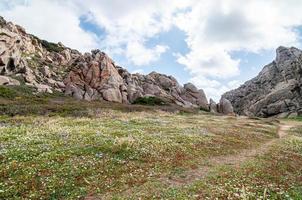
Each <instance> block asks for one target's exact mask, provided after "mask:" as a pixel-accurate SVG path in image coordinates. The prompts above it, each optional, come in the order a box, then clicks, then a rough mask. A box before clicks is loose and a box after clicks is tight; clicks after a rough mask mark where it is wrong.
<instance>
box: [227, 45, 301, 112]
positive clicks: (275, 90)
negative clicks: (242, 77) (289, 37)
mask: <svg viewBox="0 0 302 200" xmlns="http://www.w3.org/2000/svg"><path fill="white" fill-rule="evenodd" d="M223 98H225V99H228V100H229V101H230V102H231V103H232V105H233V106H234V111H235V112H236V113H238V114H240V115H249V116H259V117H271V116H277V117H288V116H296V115H301V114H302V51H301V50H299V49H297V48H294V47H291V48H285V47H279V48H278V49H277V56H276V59H275V60H274V61H273V62H272V63H270V64H268V65H266V66H265V67H264V68H263V70H262V71H261V72H260V73H259V75H258V76H257V77H255V78H253V79H252V80H250V81H247V82H246V83H245V84H243V85H242V86H240V87H239V88H238V89H235V90H232V91H230V92H227V93H225V94H224V95H223Z"/></svg>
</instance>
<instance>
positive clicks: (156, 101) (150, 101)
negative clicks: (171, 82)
mask: <svg viewBox="0 0 302 200" xmlns="http://www.w3.org/2000/svg"><path fill="white" fill-rule="evenodd" d="M133 104H140V105H149V106H156V105H159V106H161V105H166V102H165V101H163V100H162V99H160V98H158V97H139V98H137V99H136V100H135V101H134V102H133Z"/></svg>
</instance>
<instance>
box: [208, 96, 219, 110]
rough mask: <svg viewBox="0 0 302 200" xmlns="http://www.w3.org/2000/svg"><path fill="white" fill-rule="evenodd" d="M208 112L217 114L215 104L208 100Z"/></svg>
mask: <svg viewBox="0 0 302 200" xmlns="http://www.w3.org/2000/svg"><path fill="white" fill-rule="evenodd" d="M209 110H210V112H212V113H218V110H217V104H216V102H215V101H214V100H213V99H210V104H209Z"/></svg>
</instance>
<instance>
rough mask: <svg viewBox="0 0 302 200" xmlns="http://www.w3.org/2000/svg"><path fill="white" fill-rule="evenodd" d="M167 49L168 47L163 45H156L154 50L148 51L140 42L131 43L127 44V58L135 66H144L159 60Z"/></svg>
mask: <svg viewBox="0 0 302 200" xmlns="http://www.w3.org/2000/svg"><path fill="white" fill-rule="evenodd" d="M167 49H168V47H167V46H162V45H156V46H155V47H154V48H152V49H148V48H146V47H145V46H144V45H142V44H141V43H139V42H131V43H128V44H127V48H126V57H127V58H128V59H129V60H131V61H132V62H133V63H134V64H135V65H137V66H142V65H147V64H149V63H150V62H154V61H156V60H158V59H159V58H160V55H161V54H162V53H164V52H166V50H167Z"/></svg>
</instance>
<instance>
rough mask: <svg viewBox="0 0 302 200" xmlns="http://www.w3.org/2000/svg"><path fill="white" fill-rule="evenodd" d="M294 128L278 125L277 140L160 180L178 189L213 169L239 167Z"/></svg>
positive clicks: (204, 175) (288, 123)
mask: <svg viewBox="0 0 302 200" xmlns="http://www.w3.org/2000/svg"><path fill="white" fill-rule="evenodd" d="M294 126H295V124H294V123H290V122H287V123H282V124H280V125H279V128H278V132H277V136H278V137H277V138H275V139H272V140H270V141H268V142H266V143H264V144H262V145H261V146H259V147H257V148H255V149H246V150H242V151H241V152H240V153H238V154H235V155H227V156H218V157H213V158H210V159H209V160H207V161H206V165H204V166H201V167H200V168H197V169H193V170H188V171H186V172H184V173H182V174H181V177H162V178H161V180H162V181H163V182H165V183H167V184H169V185H170V186H174V187H180V186H183V185H186V184H189V183H192V182H194V181H196V180H200V179H202V178H204V177H206V176H207V175H208V173H209V172H210V170H211V169H213V167H217V166H223V165H230V166H234V167H239V166H240V164H242V163H243V162H245V161H247V160H249V159H251V158H254V157H256V156H258V155H261V154H265V153H266V152H268V151H269V149H270V147H271V146H272V145H273V144H275V143H276V142H277V141H278V140H280V139H281V138H284V137H286V136H287V135H288V131H289V130H290V129H291V128H293V127H294Z"/></svg>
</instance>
